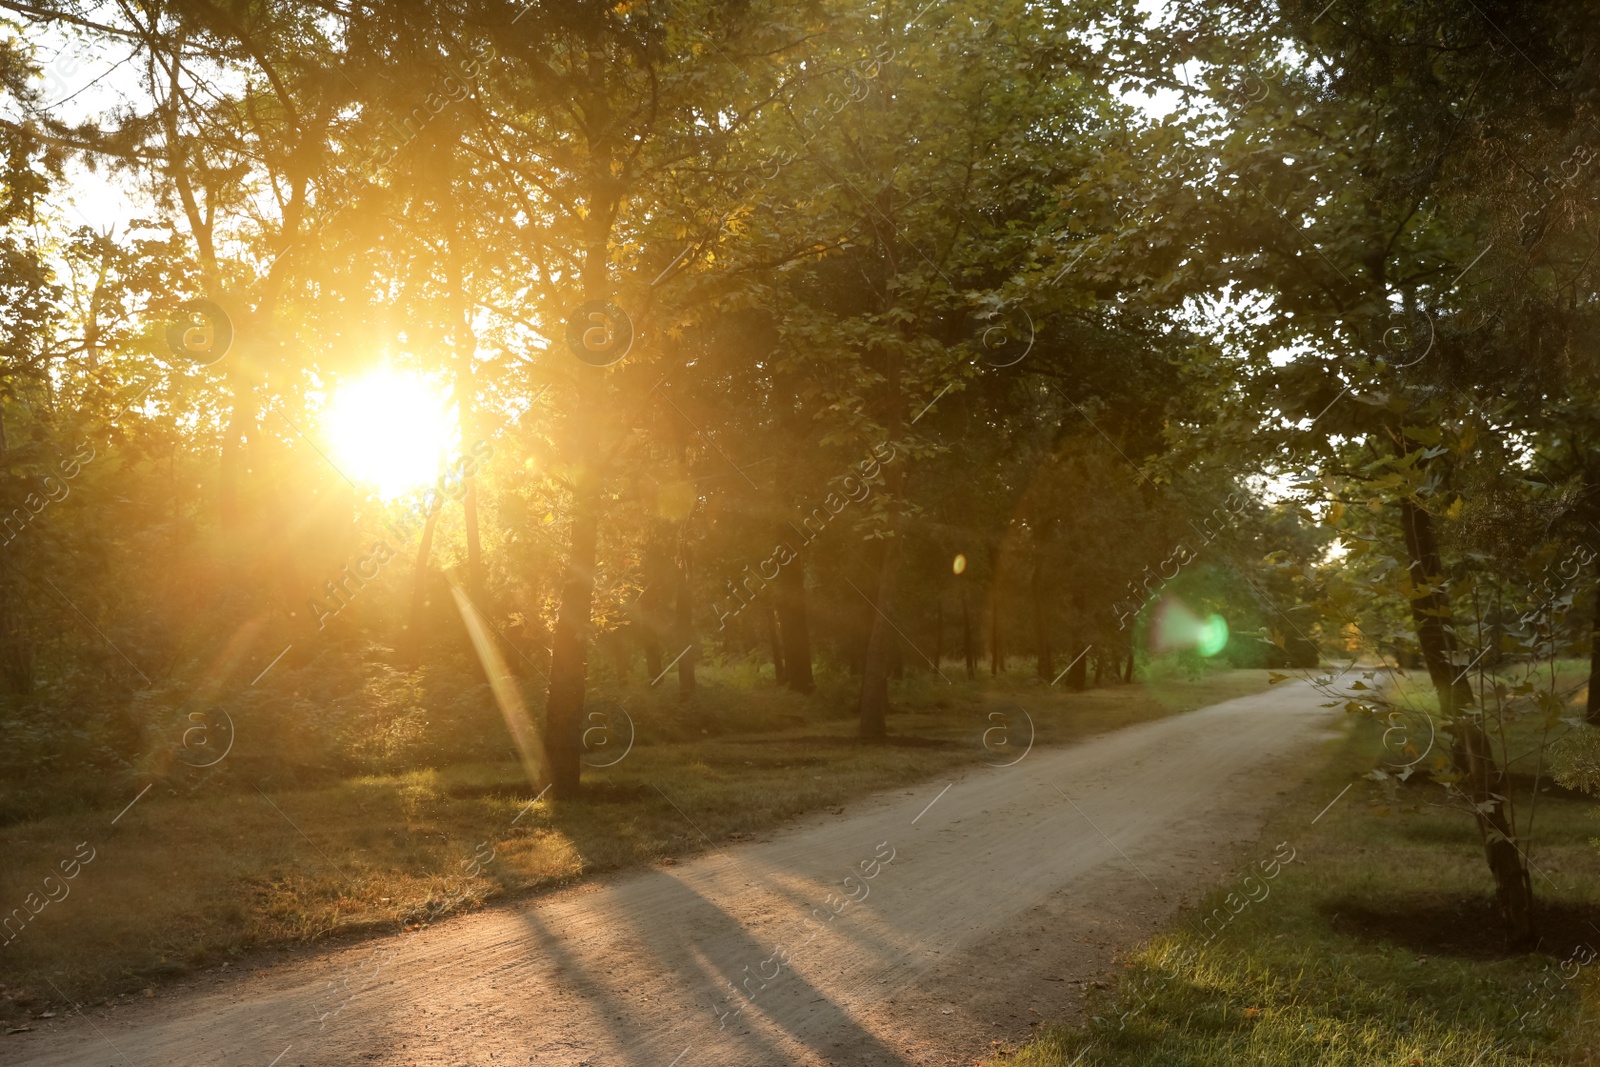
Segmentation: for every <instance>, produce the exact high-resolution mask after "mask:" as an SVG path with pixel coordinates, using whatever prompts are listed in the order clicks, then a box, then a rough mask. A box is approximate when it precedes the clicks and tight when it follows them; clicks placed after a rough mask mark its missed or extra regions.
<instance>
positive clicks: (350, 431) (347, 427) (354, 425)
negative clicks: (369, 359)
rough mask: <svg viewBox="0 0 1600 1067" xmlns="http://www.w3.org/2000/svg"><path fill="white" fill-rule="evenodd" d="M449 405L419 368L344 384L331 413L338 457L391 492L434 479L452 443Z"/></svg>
mask: <svg viewBox="0 0 1600 1067" xmlns="http://www.w3.org/2000/svg"><path fill="white" fill-rule="evenodd" d="M445 409H446V404H445V402H444V400H443V398H442V397H440V396H439V394H438V393H436V392H434V391H433V389H432V388H430V387H429V385H428V383H427V382H426V381H424V380H423V379H422V378H420V377H419V376H417V375H415V374H407V373H403V372H399V371H393V370H380V371H374V372H372V373H370V374H367V375H365V376H364V377H361V378H357V379H356V380H355V381H353V382H348V383H346V384H344V385H341V386H340V387H339V388H338V390H337V391H336V392H335V393H334V394H333V401H332V402H331V403H330V404H329V405H328V411H327V416H326V420H327V421H326V426H327V431H328V436H329V438H330V439H331V440H332V443H333V461H334V463H336V464H338V467H339V469H340V470H341V471H343V472H344V473H345V474H346V475H348V476H349V477H350V478H351V480H353V481H356V482H359V483H365V484H367V485H371V486H374V487H376V489H377V490H378V493H379V495H380V496H383V497H385V498H393V497H397V496H399V495H400V494H401V493H404V492H405V491H406V490H408V489H413V488H415V487H417V486H419V485H423V484H425V483H427V482H431V481H433V480H434V479H435V478H437V477H438V476H439V464H440V463H441V462H442V461H443V459H444V456H445V452H446V450H448V449H449V447H450V445H451V436H452V434H451V426H450V419H449V418H448V416H447V414H446V410H445Z"/></svg>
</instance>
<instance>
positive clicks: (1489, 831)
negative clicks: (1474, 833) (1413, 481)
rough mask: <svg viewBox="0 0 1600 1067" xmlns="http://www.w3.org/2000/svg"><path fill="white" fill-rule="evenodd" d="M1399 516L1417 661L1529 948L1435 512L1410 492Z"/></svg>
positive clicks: (1529, 890) (1512, 852) (1509, 839)
mask: <svg viewBox="0 0 1600 1067" xmlns="http://www.w3.org/2000/svg"><path fill="white" fill-rule="evenodd" d="M1400 521H1401V527H1402V529H1403V530H1404V533H1405V541H1406V551H1407V553H1408V554H1409V555H1410V557H1411V567H1410V570H1411V580H1412V582H1413V584H1414V585H1415V586H1416V587H1417V588H1419V589H1425V590H1426V592H1424V593H1422V594H1421V595H1418V596H1415V597H1414V598H1413V599H1412V601H1411V618H1412V623H1413V625H1414V626H1415V628H1416V632H1417V644H1418V645H1419V646H1421V648H1422V660H1423V663H1424V664H1425V665H1426V666H1427V669H1428V677H1429V678H1430V679H1431V680H1432V682H1433V689H1434V693H1435V694H1436V696H1437V698H1438V702H1439V716H1440V718H1441V719H1442V720H1443V721H1442V723H1441V726H1442V727H1443V728H1445V729H1447V730H1449V731H1450V732H1451V733H1452V734H1453V735H1454V736H1455V745H1454V747H1453V752H1452V754H1453V756H1454V758H1455V762H1456V765H1457V768H1458V769H1459V770H1460V771H1461V772H1463V775H1464V778H1463V781H1462V785H1463V786H1464V787H1465V788H1466V790H1467V795H1468V797H1469V799H1470V800H1471V801H1472V804H1473V807H1474V809H1475V812H1476V817H1477V823H1478V833H1479V836H1480V838H1481V839H1482V840H1483V850H1484V856H1485V858H1486V859H1487V860H1488V862H1489V872H1490V874H1491V875H1492V876H1493V878H1494V886H1495V903H1496V905H1497V907H1498V909H1499V912H1500V919H1501V921H1502V922H1503V923H1504V924H1505V932H1506V941H1507V944H1508V945H1509V946H1510V947H1511V948H1513V949H1516V950H1524V949H1527V948H1531V947H1532V946H1533V944H1534V943H1535V938H1534V931H1533V883H1532V881H1531V879H1530V878H1529V876H1528V868H1527V865H1526V863H1525V862H1524V860H1523V858H1522V853H1521V851H1520V850H1519V849H1518V847H1517V835H1516V828H1515V826H1513V825H1512V820H1511V818H1510V815H1509V812H1508V811H1507V808H1506V802H1505V798H1504V792H1505V788H1506V787H1505V785H1504V784H1503V781H1502V778H1503V775H1502V773H1501V771H1500V767H1499V765H1498V764H1497V763H1496V761H1495V758H1494V752H1493V749H1492V747H1491V743H1490V740H1489V736H1488V734H1487V733H1486V732H1485V731H1484V729H1483V726H1482V724H1481V723H1480V722H1479V720H1478V718H1477V717H1476V715H1475V714H1474V709H1473V698H1472V686H1471V685H1470V684H1468V682H1467V681H1466V672H1465V671H1464V670H1463V671H1460V672H1459V673H1458V672H1457V668H1456V666H1455V658H1456V657H1455V653H1456V643H1455V628H1454V626H1453V624H1452V621H1451V617H1450V597H1449V594H1448V593H1446V592H1445V589H1444V580H1445V579H1444V564H1443V561H1442V560H1441V558H1440V555H1439V545H1438V541H1437V539H1436V536H1435V534H1434V529H1433V516H1432V515H1430V514H1429V513H1428V512H1427V510H1426V509H1424V508H1421V507H1418V506H1417V505H1416V504H1415V503H1414V502H1413V501H1411V500H1410V499H1407V498H1402V499H1401V501H1400Z"/></svg>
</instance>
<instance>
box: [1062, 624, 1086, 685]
mask: <svg viewBox="0 0 1600 1067" xmlns="http://www.w3.org/2000/svg"><path fill="white" fill-rule="evenodd" d="M1077 646H1078V641H1077V637H1076V635H1075V636H1074V637H1073V641H1072V644H1071V645H1069V646H1068V647H1069V648H1077ZM1088 684H1089V654H1088V653H1087V652H1086V651H1081V650H1080V651H1079V653H1078V658H1077V659H1075V660H1073V661H1072V666H1071V667H1070V668H1069V669H1068V670H1067V687H1068V688H1070V689H1075V690H1077V691H1079V692H1082V691H1083V689H1084V687H1085V686H1087V685H1088Z"/></svg>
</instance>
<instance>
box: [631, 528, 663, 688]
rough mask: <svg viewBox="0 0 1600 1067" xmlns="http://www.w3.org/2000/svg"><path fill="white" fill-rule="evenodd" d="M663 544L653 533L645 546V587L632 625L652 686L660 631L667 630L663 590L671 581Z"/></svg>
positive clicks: (657, 671)
mask: <svg viewBox="0 0 1600 1067" xmlns="http://www.w3.org/2000/svg"><path fill="white" fill-rule="evenodd" d="M670 576H671V567H670V562H669V560H668V558H667V550H666V547H665V546H664V545H663V544H662V543H661V539H660V538H659V537H657V536H654V535H652V536H651V538H650V540H649V541H648V542H647V543H646V544H645V546H644V589H643V590H641V591H640V593H639V610H638V612H637V613H636V614H635V619H634V624H635V625H636V626H638V627H639V634H640V643H641V644H643V645H644V675H645V678H646V679H647V680H649V682H650V683H651V684H652V685H654V684H655V681H656V679H658V678H660V677H661V634H662V631H663V630H665V629H666V593H667V585H668V582H669V581H670V580H671V577H670Z"/></svg>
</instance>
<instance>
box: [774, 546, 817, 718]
mask: <svg viewBox="0 0 1600 1067" xmlns="http://www.w3.org/2000/svg"><path fill="white" fill-rule="evenodd" d="M777 593H778V630H779V632H780V633H781V634H782V635H783V663H784V668H785V670H786V672H787V673H788V676H789V680H788V684H789V688H790V689H792V690H794V691H795V692H796V693H809V692H811V691H812V690H813V689H815V688H816V687H817V683H816V679H815V677H814V676H813V675H812V673H811V624H810V620H809V619H808V618H807V606H806V562H805V557H803V556H800V557H797V558H795V559H793V560H790V561H789V564H788V566H786V567H784V568H783V570H781V571H780V572H779V573H778V590H777Z"/></svg>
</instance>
